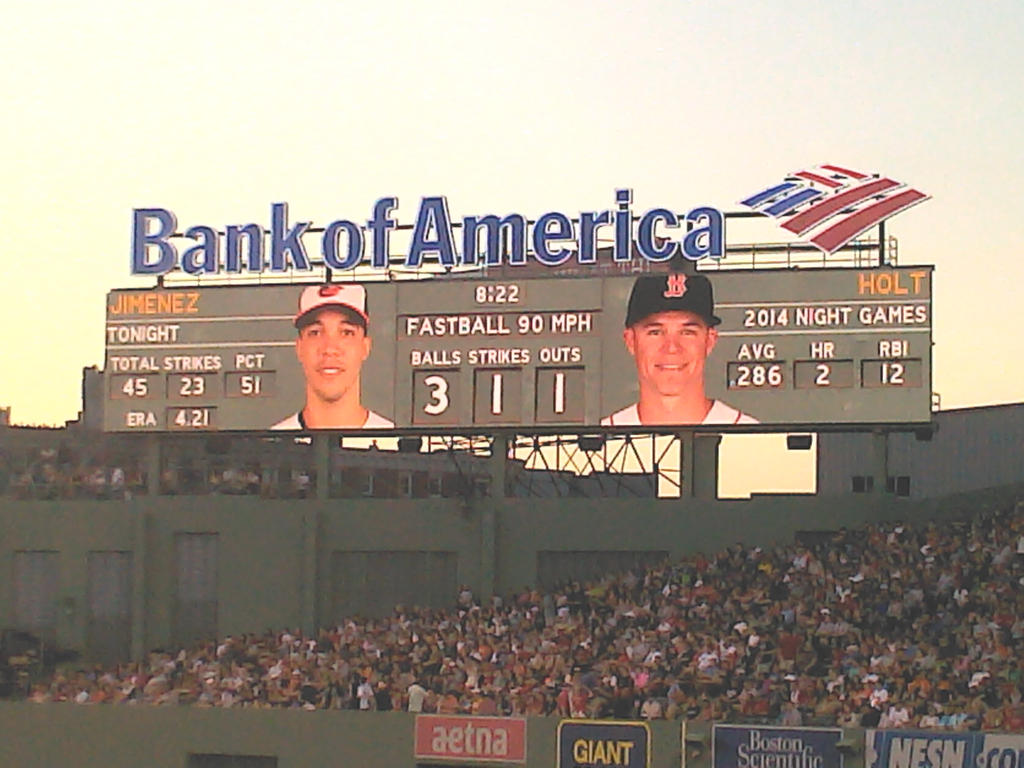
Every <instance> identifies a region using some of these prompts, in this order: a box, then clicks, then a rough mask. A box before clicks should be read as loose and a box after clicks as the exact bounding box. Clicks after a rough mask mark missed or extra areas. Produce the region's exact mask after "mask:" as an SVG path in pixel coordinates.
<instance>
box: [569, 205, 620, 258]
mask: <svg viewBox="0 0 1024 768" xmlns="http://www.w3.org/2000/svg"><path fill="white" fill-rule="evenodd" d="M611 223H612V212H611V211H601V212H600V213H598V212H597V211H584V212H582V213H580V252H579V255H578V257H577V261H579V263H580V264H593V263H595V262H596V261H597V239H596V238H595V237H594V232H596V231H597V228H598V227H599V226H601V225H602V224H611Z"/></svg>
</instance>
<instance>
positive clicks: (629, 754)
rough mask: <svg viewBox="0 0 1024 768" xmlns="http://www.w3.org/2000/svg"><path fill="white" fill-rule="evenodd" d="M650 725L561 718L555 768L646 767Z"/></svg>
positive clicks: (647, 763)
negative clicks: (556, 767)
mask: <svg viewBox="0 0 1024 768" xmlns="http://www.w3.org/2000/svg"><path fill="white" fill-rule="evenodd" d="M650 764H651V729H650V728H649V727H648V725H647V723H642V722H641V723H631V722H626V721H622V720H562V721H561V722H559V724H558V760H557V762H556V765H557V766H558V768H605V767H606V766H618V768H649V766H650Z"/></svg>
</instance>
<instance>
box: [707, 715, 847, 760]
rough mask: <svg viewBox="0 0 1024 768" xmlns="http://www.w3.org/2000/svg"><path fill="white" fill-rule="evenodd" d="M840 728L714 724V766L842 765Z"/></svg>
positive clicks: (841, 732)
mask: <svg viewBox="0 0 1024 768" xmlns="http://www.w3.org/2000/svg"><path fill="white" fill-rule="evenodd" d="M842 737H843V731H842V729H841V728H775V727H771V726H745V725H715V726H714V729H713V734H712V748H711V759H712V765H713V766H714V768H842V765H843V755H842V753H841V752H840V751H839V748H838V744H839V741H840V740H841V739H842Z"/></svg>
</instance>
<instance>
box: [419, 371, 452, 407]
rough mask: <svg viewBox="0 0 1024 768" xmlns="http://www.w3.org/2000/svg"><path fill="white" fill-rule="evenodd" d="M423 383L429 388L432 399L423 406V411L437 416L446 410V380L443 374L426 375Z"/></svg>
mask: <svg viewBox="0 0 1024 768" xmlns="http://www.w3.org/2000/svg"><path fill="white" fill-rule="evenodd" d="M423 383H424V384H426V385H427V386H428V387H430V388H431V390H432V391H431V393H430V397H431V398H432V401H431V402H429V403H427V404H426V405H424V406H423V412H424V413H426V414H429V415H430V416H437V415H439V414H442V413H444V412H445V411H447V410H448V380H447V379H446V378H445V377H444V376H438V375H436V374H435V375H432V376H427V377H426V378H425V379H424V380H423Z"/></svg>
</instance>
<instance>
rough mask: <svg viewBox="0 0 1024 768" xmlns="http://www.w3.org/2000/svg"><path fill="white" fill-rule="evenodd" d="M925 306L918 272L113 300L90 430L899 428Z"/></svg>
mask: <svg viewBox="0 0 1024 768" xmlns="http://www.w3.org/2000/svg"><path fill="white" fill-rule="evenodd" d="M931 295H932V270H931V268H930V267H900V268H880V269H822V270H800V271H797V270H758V271H755V272H742V273H740V272H729V271H722V272H700V273H697V274H696V275H692V274H691V275H684V274H682V273H669V272H657V273H654V272H652V273H643V274H641V275H639V276H614V277H611V276H606V277H563V278H536V279H525V278H524V279H519V280H515V279H510V280H498V281H495V280H481V279H461V278H437V279H429V280H408V281H393V282H370V283H363V284H358V283H334V284H331V285H329V286H319V285H271V286H252V285H248V286H238V287H232V286H222V287H202V288H185V287H181V288H163V289H152V290H116V291H113V292H111V293H110V294H109V296H108V300H107V322H106V329H105V335H106V365H105V382H106V388H107V389H106V402H105V416H104V424H105V428H106V429H107V430H109V431H217V430H271V429H321V428H322V429H334V430H339V431H348V430H356V429H369V430H375V431H387V430H392V429H403V430H423V431H430V432H443V431H446V430H451V431H454V430H465V429H476V428H482V429H491V428H498V427H509V428H519V427H529V428H535V429H546V430H547V429H550V430H555V429H561V428H572V429H591V428H600V427H605V428H607V429H609V430H618V431H626V430H629V429H633V430H634V431H635V430H636V428H637V427H644V428H648V427H649V428H651V429H658V428H670V427H672V426H692V427H694V428H696V429H707V430H714V431H729V430H751V429H755V430H756V429H757V428H758V426H757V425H765V426H769V427H775V426H778V427H794V426H812V425H820V424H830V423H831V424H842V425H856V424H863V425H873V424H921V423H927V422H928V421H929V420H930V417H931V345H932V342H931V328H932V306H931ZM300 303H301V307H300ZM330 310H336V312H331V311H330ZM313 319H316V320H317V322H316V323H312V322H311V321H312V320H313ZM297 325H298V326H302V327H301V328H299V327H297ZM627 325H628V328H627ZM328 326H330V327H328ZM344 334H347V335H344Z"/></svg>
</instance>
